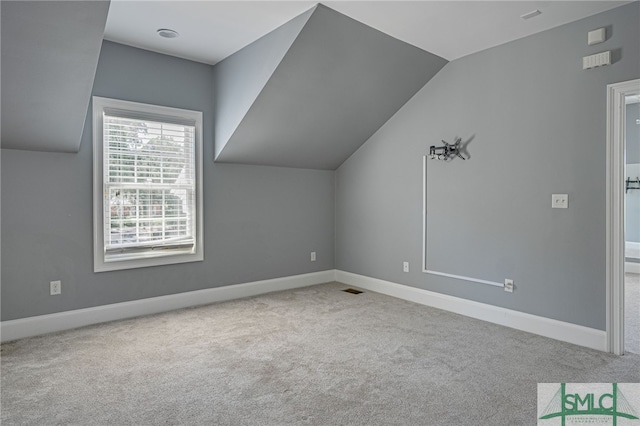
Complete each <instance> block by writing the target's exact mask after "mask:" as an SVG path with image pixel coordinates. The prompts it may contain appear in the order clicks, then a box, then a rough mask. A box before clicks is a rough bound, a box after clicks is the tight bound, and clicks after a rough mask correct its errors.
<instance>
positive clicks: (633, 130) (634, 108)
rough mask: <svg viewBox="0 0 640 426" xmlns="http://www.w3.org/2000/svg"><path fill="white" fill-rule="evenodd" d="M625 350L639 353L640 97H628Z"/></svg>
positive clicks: (626, 133)
mask: <svg viewBox="0 0 640 426" xmlns="http://www.w3.org/2000/svg"><path fill="white" fill-rule="evenodd" d="M624 138H625V156H624V157H625V165H624V166H625V173H624V175H625V190H624V204H625V221H624V222H625V225H624V240H625V243H624V244H625V251H624V260H625V262H624V304H625V306H624V312H625V314H624V350H625V352H631V353H635V354H640V96H639V95H627V96H625V133H624Z"/></svg>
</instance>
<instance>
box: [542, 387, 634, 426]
mask: <svg viewBox="0 0 640 426" xmlns="http://www.w3.org/2000/svg"><path fill="white" fill-rule="evenodd" d="M585 388H586V389H587V390H585ZM610 389H611V391H610V392H609V391H608V390H606V391H602V390H601V389H600V390H591V391H589V385H588V384H583V385H582V386H579V389H577V390H576V389H574V390H573V391H572V392H568V391H567V384H566V383H560V389H558V391H557V392H556V393H555V395H554V396H553V398H552V399H551V401H550V402H549V404H547V407H546V408H545V409H544V411H543V412H542V416H540V420H547V419H552V418H556V417H559V418H560V419H561V422H562V423H561V425H562V426H565V423H566V419H567V418H568V417H570V418H571V420H573V422H574V423H593V419H594V417H593V416H608V417H610V418H611V419H610V420H612V421H613V425H614V426H616V425H617V424H618V418H625V419H630V420H638V415H637V414H636V412H635V410H634V409H633V407H632V406H631V404H630V403H629V401H628V400H627V398H626V397H625V396H624V394H623V393H622V392H621V391H620V389H619V388H618V384H617V383H612V384H611V388H610ZM572 416H578V417H572ZM600 418H602V417H600ZM541 424H544V423H541Z"/></svg>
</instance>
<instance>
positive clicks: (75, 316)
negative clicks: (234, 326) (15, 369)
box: [0, 269, 335, 342]
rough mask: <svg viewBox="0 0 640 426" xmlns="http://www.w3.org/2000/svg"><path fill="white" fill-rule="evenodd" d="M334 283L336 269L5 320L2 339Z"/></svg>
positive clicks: (0, 335) (6, 339) (8, 339)
mask: <svg viewBox="0 0 640 426" xmlns="http://www.w3.org/2000/svg"><path fill="white" fill-rule="evenodd" d="M334 280H335V271H334V270H333V269H332V270H328V271H321V272H313V273H310V274H303V275H294V276H290V277H283V278H275V279H271V280H263V281H254V282H250V283H244V284H235V285H229V286H224V287H216V288H208V289H204V290H196V291H189V292H185V293H178V294H171V295H167V296H159V297H151V298H148V299H141V300H133V301H130V302H122V303H114V304H110V305H103V306H96V307H94V308H85V309H76V310H73V311H66V312H59V313H55V314H48V315H39V316H35V317H29V318H21V319H16V320H9V321H2V322H1V323H0V340H1V341H2V342H8V341H11V340H16V339H22V338H25V337H31V336H38V335H41V334H46V333H53V332H56V331H63V330H69V329H72V328H78V327H83V326H86V325H91V324H98V323H102V322H107V321H114V320H119V319H125V318H132V317H138V316H142V315H149V314H156V313H159V312H167V311H172V310H175V309H180V308H186V307H189V306H197V305H206V304H209V303H215V302H223V301H226V300H232V299H240V298H243V297H250V296H257V295H260V294H265V293H271V292H274V291H282V290H290V289H294V288H301V287H308V286H312V285H316V284H322V283H326V282H331V281H334Z"/></svg>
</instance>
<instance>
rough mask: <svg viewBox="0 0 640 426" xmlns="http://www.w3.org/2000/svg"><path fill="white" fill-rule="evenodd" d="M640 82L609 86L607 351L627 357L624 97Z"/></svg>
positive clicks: (633, 92)
mask: <svg viewBox="0 0 640 426" xmlns="http://www.w3.org/2000/svg"><path fill="white" fill-rule="evenodd" d="M638 94H640V79H637V80H630V81H625V82H622V83H615V84H609V85H608V86H607V219H606V220H607V249H606V250H607V267H606V268H607V269H606V274H607V275H606V286H607V296H606V297H607V350H608V351H609V352H613V353H614V354H616V355H622V354H624V150H625V146H624V145H625V139H624V126H625V96H627V95H638Z"/></svg>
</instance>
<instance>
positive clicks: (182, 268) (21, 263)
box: [1, 42, 334, 320]
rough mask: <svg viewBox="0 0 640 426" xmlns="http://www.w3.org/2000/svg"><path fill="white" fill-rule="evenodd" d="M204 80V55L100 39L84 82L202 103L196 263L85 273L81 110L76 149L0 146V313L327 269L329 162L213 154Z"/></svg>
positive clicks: (85, 140)
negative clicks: (218, 159)
mask: <svg viewBox="0 0 640 426" xmlns="http://www.w3.org/2000/svg"><path fill="white" fill-rule="evenodd" d="M212 82H213V74H212V68H211V67H210V66H208V65H203V64H198V63H195V62H190V61H186V60H183V59H177V58H172V57H168V56H164V55H160V54H157V53H152V52H148V51H144V50H139V49H135V48H131V47H126V46H123V45H119V44H115V43H111V42H105V43H104V44H103V47H102V52H101V55H100V61H99V64H98V71H97V75H96V78H95V84H94V89H93V94H94V95H98V96H105V97H114V98H119V99H125V100H132V101H139V102H147V103H155V104H159V105H167V106H172V107H178V108H188V109H195V110H200V111H202V112H203V113H204V120H205V121H204V159H203V160H204V161H203V162H204V215H205V217H204V234H205V241H204V245H205V251H204V255H205V260H204V262H195V263H187V264H181V265H171V266H161V267H152V268H142V269H134V270H127V271H115V272H102V273H98V274H96V273H93V264H92V194H91V188H92V146H91V143H92V141H91V116H90V114H89V113H88V114H87V120H86V124H85V128H84V134H83V136H82V142H81V145H80V151H79V152H78V153H77V154H54V153H43V152H27V151H18V150H6V149H3V150H2V159H1V161H2V250H1V252H2V294H1V296H2V320H11V319H16V318H24V317H29V316H33V315H40V314H48V313H54V312H61V311H66V310H71V309H78V308H86V307H91V306H98V305H105V304H109V303H115V302H124V301H129V300H135V299H141V298H146V297H152V296H160V295H166V294H173V293H179V292H184V291H190V290H197V289H203V288H210V287H219V286H223V285H228V284H234V283H242V282H249V281H255V280H262V279H269V278H276V277H281V276H290V275H296V274H303V273H308V272H314V271H321V270H327V269H332V268H333V267H334V264H333V259H334V253H333V249H334V239H333V231H334V205H333V202H334V199H333V195H334V175H333V172H324V171H313V170H298V169H283V168H275V167H256V166H237V165H219V164H214V163H213V150H214V147H213V101H212V93H213V87H212V86H213V83H212ZM311 251H317V253H318V260H317V262H314V263H311V262H310V261H309V252H311ZM51 280H62V294H61V295H60V296H49V281H51Z"/></svg>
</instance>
